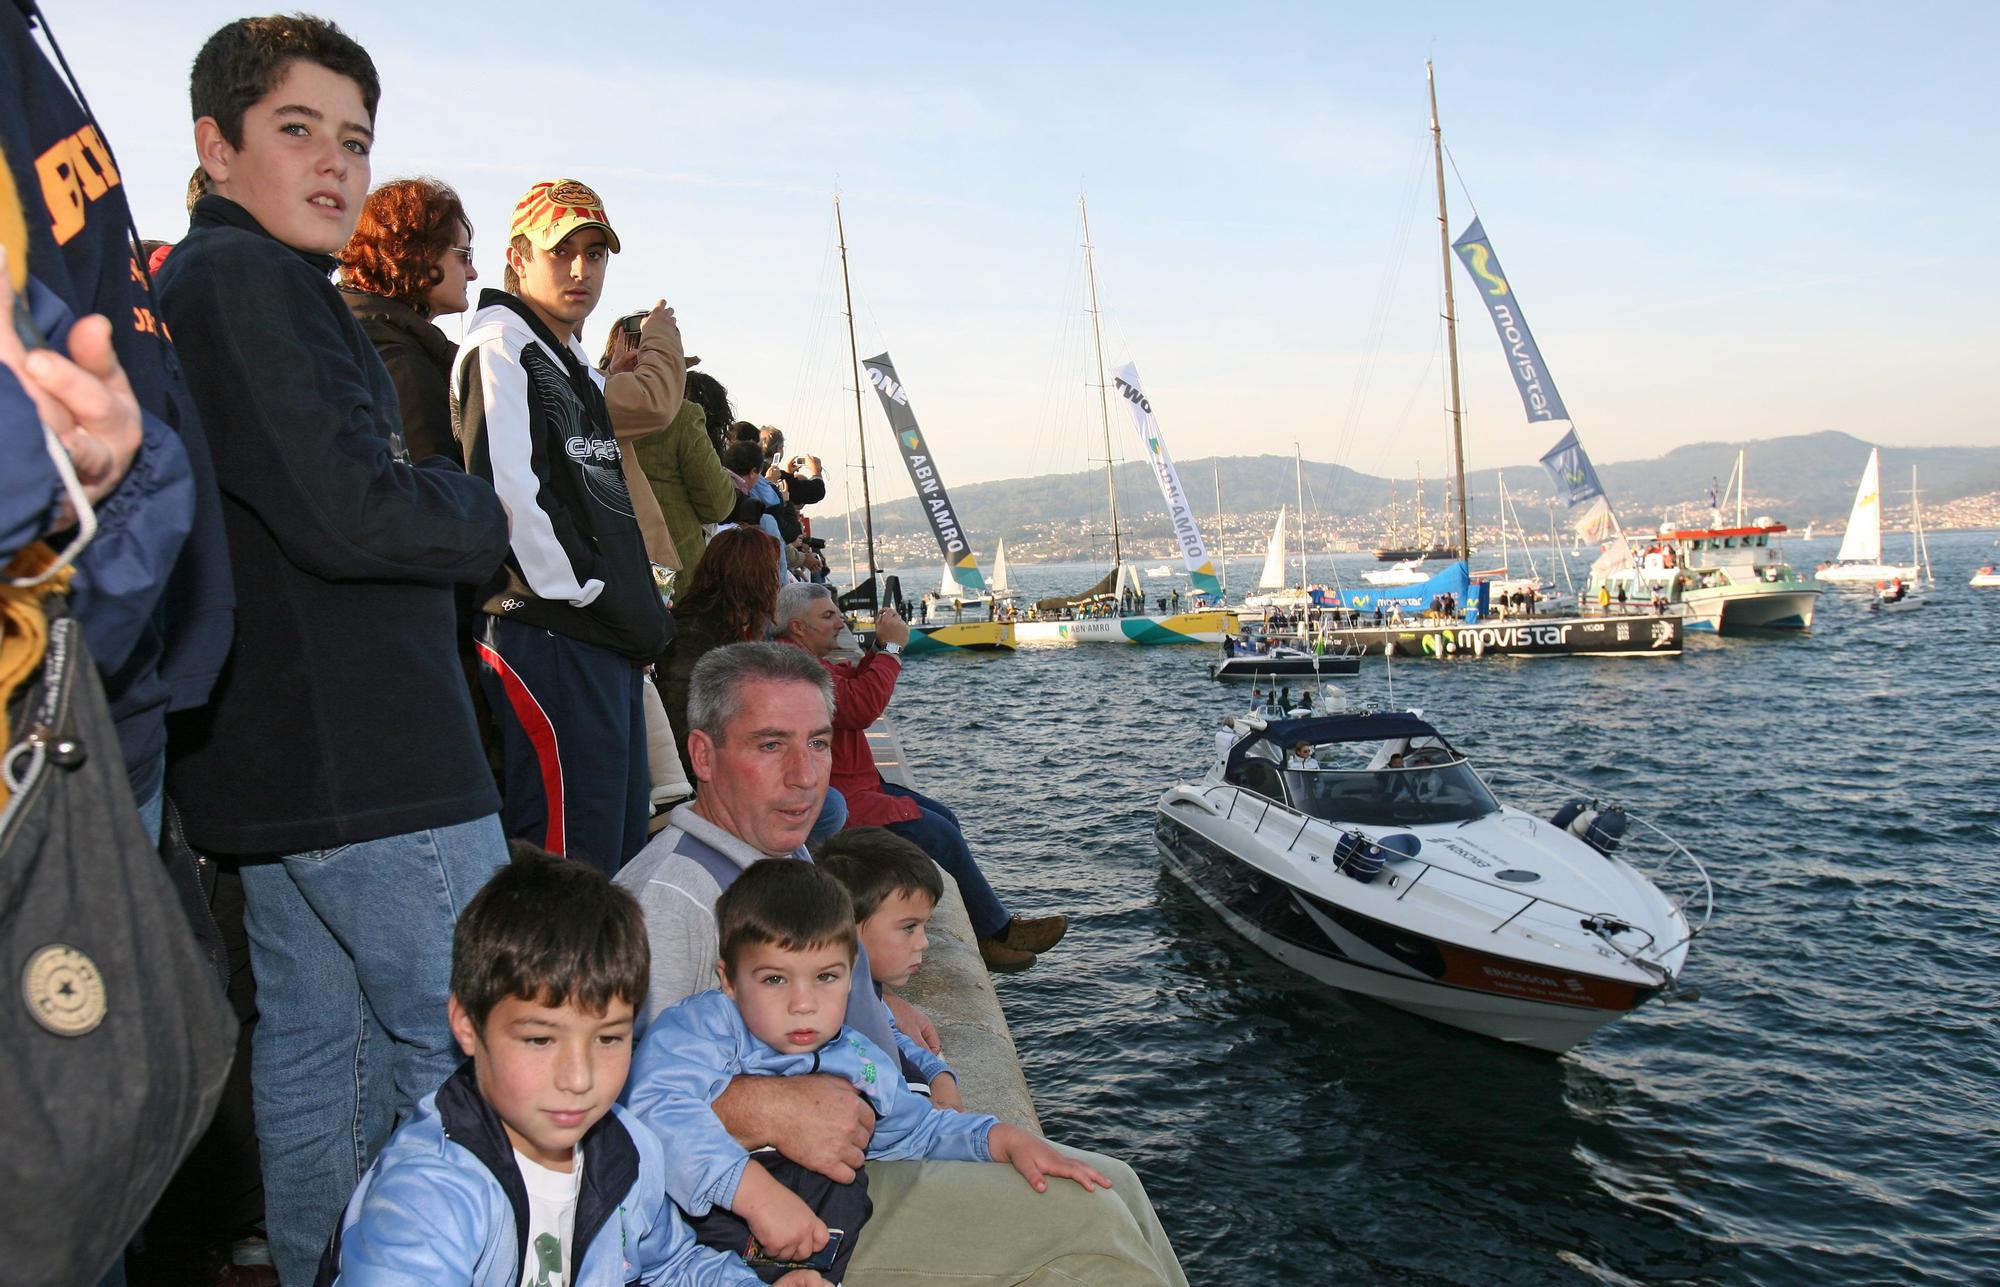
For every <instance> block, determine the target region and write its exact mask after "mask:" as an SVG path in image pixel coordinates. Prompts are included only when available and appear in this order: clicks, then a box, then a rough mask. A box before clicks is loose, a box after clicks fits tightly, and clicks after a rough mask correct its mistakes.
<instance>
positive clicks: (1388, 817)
mask: <svg viewBox="0 0 2000 1287" xmlns="http://www.w3.org/2000/svg"><path fill="white" fill-rule="evenodd" d="M1232 724H1233V726H1234V727H1233V729H1232V730H1230V731H1226V732H1223V733H1219V734H1217V746H1216V752H1217V753H1216V758H1215V761H1214V763H1213V764H1212V765H1211V766H1210V768H1209V770H1208V772H1207V773H1206V774H1204V775H1203V776H1202V777H1200V778H1199V779H1196V780H1194V781H1190V782H1183V783H1181V784H1179V785H1177V786H1174V787H1171V788H1169V789H1168V790H1167V791H1166V792H1165V793H1164V794H1163V795H1162V796H1161V797H1160V801H1159V805H1158V809H1157V812H1156V815H1155V822H1154V837H1155V839H1156V841H1157V842H1158V845H1159V849H1160V853H1161V855H1162V858H1163V859H1164V861H1165V863H1166V866H1167V869H1168V871H1169V872H1171V873H1172V874H1173V875H1174V876H1175V877H1177V878H1178V879H1180V880H1181V881H1183V882H1185V883H1186V884H1187V886H1188V887H1189V888H1190V889H1191V890H1193V892H1194V893H1195V894H1196V896H1198V897H1199V898H1200V899H1201V900H1202V901H1203V902H1204V903H1206V904H1207V905H1208V906H1209V907H1211V908H1213V909H1214V910H1215V912H1216V913H1217V914H1218V915H1219V916H1220V917H1221V918H1222V920H1223V921H1224V923H1225V924H1227V925H1228V926H1229V927H1230V928H1231V929H1233V930H1235V931H1236V932H1237V933H1239V934H1241V935H1243V936H1244V937H1245V938H1247V939H1249V940H1250V942H1251V943H1253V944H1255V945H1256V946H1257V947H1259V948H1261V949H1262V950H1263V951H1265V952H1268V953H1269V954H1270V955H1272V956H1274V957H1276V958H1277V959H1278V960H1280V961H1282V962H1283V963H1285V964H1286V965H1289V966H1291V967H1292V968H1293V969H1296V970H1299V971H1301V972H1303V973H1305V974H1307V975H1310V976H1311V977H1313V978H1315V979H1318V980H1320V981H1322V982H1325V983H1328V984H1331V985H1333V986H1335V987H1338V988H1344V989H1347V990H1348V991H1352V992H1358V993H1361V994H1363V995H1366V996H1370V997H1374V998H1376V999H1377V1000H1380V1001H1383V1002H1386V1003H1387V1004H1389V1005H1392V1006H1395V1007H1397V1008H1399V1009H1403V1010H1408V1011H1410V1012H1411V1013H1414V1014H1419V1015H1423V1016H1425V1017H1427V1018H1431V1019H1435V1020H1437V1021H1439V1022H1441V1023H1446V1024H1450V1025H1452V1026H1454V1027H1459V1028H1464V1029H1467V1030H1469V1031H1472V1032H1477V1033H1482V1034H1484V1035H1486V1036H1490V1037H1495V1038H1498V1039H1499V1040H1501V1041H1507V1042H1512V1043H1516V1044H1519V1045H1524V1046H1529V1047H1532V1048H1535V1049H1538V1050H1546V1051H1551V1052H1553V1053H1557V1054H1560V1053H1562V1052H1563V1051H1566V1050H1568V1049H1570V1048H1571V1047H1572V1046H1574V1045H1576V1044H1577V1043H1578V1042H1580V1041H1582V1040H1584V1039H1585V1038H1586V1037H1588V1036H1590V1035H1591V1033H1593V1032H1595V1031H1596V1030H1597V1029H1598V1028H1600V1027H1602V1026H1603V1025H1605V1024H1607V1023H1609V1022H1611V1021H1612V1020H1614V1019H1616V1018H1618V1017H1619V1016H1621V1015H1624V1014H1627V1013H1630V1012H1631V1011H1632V1010H1635V1009H1637V1008H1638V1007H1639V1006H1640V1005H1642V1004H1644V1003H1645V1002H1647V1001H1649V1000H1651V999H1653V998H1655V997H1658V996H1660V995H1662V994H1670V993H1674V992H1678V991H1681V989H1680V978H1681V973H1682V971H1683V969H1684V968H1685V966H1686V963H1687V956H1688V948H1689V945H1690V943H1691V942H1692V940H1693V939H1694V937H1695V935H1696V934H1698V933H1700V932H1701V930H1702V929H1703V928H1704V927H1705V925H1706V924H1707V921H1708V918H1709V914H1710V912H1711V910H1712V906H1713V893H1712V889H1711V886H1710V883H1709V879H1708V874H1707V872H1706V871H1705V870H1703V868H1702V866H1701V864H1700V862H1699V861H1697V860H1696V859H1695V858H1694V856H1693V855H1692V854H1690V853H1688V851H1687V850H1686V849H1685V848H1684V847H1682V846H1681V845H1680V844H1678V843H1677V842H1675V841H1673V840H1672V839H1671V838H1670V837H1668V836H1666V835H1665V833H1664V832H1660V831H1658V830H1657V829H1656V828H1652V827H1650V826H1647V825H1646V824H1643V823H1637V822H1636V820H1633V819H1630V818H1628V816H1627V815H1626V814H1625V813H1624V812H1623V811H1622V810H1620V809H1618V808H1617V807H1615V806H1603V807H1600V806H1598V805H1595V804H1592V803H1586V802H1585V801H1583V800H1571V801H1570V802H1569V803H1567V804H1564V805H1562V806H1561V807H1560V808H1558V809H1555V810H1554V811H1553V812H1552V813H1551V814H1550V815H1549V816H1538V815H1536V814H1533V813H1528V812H1525V811H1523V810H1521V809H1517V808H1513V807H1509V806H1505V805H1502V804H1500V803H1499V802H1498V801H1496V800H1495V799H1494V797H1493V795H1492V793H1491V792H1490V791H1489V790H1488V789H1487V786H1486V784H1485V782H1483V781H1482V780H1481V779H1480V777H1479V775H1478V774H1477V773H1475V772H1473V770H1472V767H1471V765H1470V764H1469V763H1468V762H1467V760H1466V758H1465V757H1464V756H1463V755H1462V754H1461V753H1460V752H1459V751H1458V750H1457V749H1455V748H1454V747H1452V746H1451V745H1450V744H1449V743H1448V742H1447V741H1445V739H1444V738H1443V737H1442V736H1440V735H1439V733H1438V732H1437V730H1436V729H1435V728H1433V727H1432V726H1431V725H1430V724H1429V723H1427V722H1426V721H1425V720H1423V719H1422V718H1421V716H1420V715H1419V714H1417V713H1415V712H1384V713H1368V712H1359V713H1356V712H1349V713H1342V714H1331V715H1321V716H1316V717H1311V718H1305V719H1286V720H1269V721H1266V720H1265V719H1264V718H1262V717H1260V716H1257V715H1250V716H1243V717H1238V718H1237V719H1235V720H1234V721H1232ZM1302 745H1309V746H1310V748H1311V755H1310V758H1309V759H1302V758H1301V757H1300V756H1299V755H1298V749H1299V748H1300V747H1301V746H1302ZM1558 789H1560V788H1559V787H1558ZM1635 859H1637V860H1639V861H1646V862H1648V863H1649V865H1650V864H1651V863H1652V862H1653V861H1654V860H1659V863H1660V867H1659V871H1658V875H1659V876H1660V877H1661V878H1665V877H1666V876H1668V875H1671V876H1673V877H1674V878H1675V879H1676V880H1677V881H1679V882H1681V883H1683V884H1684V886H1685V888H1684V889H1683V890H1681V892H1679V893H1678V894H1677V895H1674V896H1670V895H1669V894H1667V893H1665V892H1662V890H1661V889H1660V887H1659V886H1658V885H1656V884H1655V883H1654V880H1653V879H1652V878H1649V876H1648V875H1647V874H1644V873H1642V871H1641V870H1640V869H1639V867H1638V866H1637V865H1635V861H1634V860H1635Z"/></svg>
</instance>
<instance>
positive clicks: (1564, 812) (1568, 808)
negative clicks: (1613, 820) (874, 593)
mask: <svg viewBox="0 0 2000 1287" xmlns="http://www.w3.org/2000/svg"><path fill="white" fill-rule="evenodd" d="M1589 807H1590V805H1589V803H1588V802H1587V801H1583V800H1571V801H1570V802H1569V803H1568V804H1565V805H1564V806H1563V807H1562V808H1560V809H1557V810H1556V811H1555V813H1554V814H1553V815H1552V816H1551V817H1550V818H1549V821H1550V822H1552V823H1554V824H1555V825H1556V826H1558V827H1561V828H1562V829H1563V830H1565V831H1567V830H1569V824H1570V823H1572V822H1575V821H1576V819H1577V816H1578V815H1579V814H1581V813H1582V812H1583V811H1584V810H1585V809H1588V808H1589Z"/></svg>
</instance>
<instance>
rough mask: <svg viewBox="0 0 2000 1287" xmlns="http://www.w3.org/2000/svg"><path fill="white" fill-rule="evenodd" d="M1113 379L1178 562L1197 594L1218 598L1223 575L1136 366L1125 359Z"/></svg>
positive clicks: (1220, 596)
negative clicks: (1129, 416)
mask: <svg viewBox="0 0 2000 1287" xmlns="http://www.w3.org/2000/svg"><path fill="white" fill-rule="evenodd" d="M1112 378H1113V379H1114V380H1115V381H1116V382H1117V384H1118V392H1120V393H1122V394H1124V395H1125V405H1126V406H1128V407H1130V408H1131V409H1132V427H1133V428H1134V429H1136V430H1137V431H1138V433H1139V446H1140V448H1141V449H1142V450H1143V451H1144V452H1145V453H1146V463H1147V464H1149V465H1151V466H1152V467H1153V477H1154V478H1155V479H1156V480H1158V482H1159V484H1160V496H1161V498H1162V499H1164V500H1165V501H1166V503H1167V520H1168V521H1169V522H1170V523H1172V524H1173V529H1174V540H1175V541H1176V542H1177V543H1178V544H1179V545H1180V547H1181V561H1182V562H1184V563H1186V564H1187V571H1188V580H1189V581H1190V582H1191V583H1192V584H1193V587H1194V592H1195V593H1196V594H1202V595H1207V596H1208V597H1209V598H1211V599H1216V600H1220V599H1221V598H1222V578H1221V577H1219V576H1217V575H1216V572H1215V563H1214V561H1213V560H1212V559H1210V558H1209V557H1208V550H1207V549H1206V548H1205V547H1204V546H1203V545H1202V543H1201V529H1200V528H1199V527H1197V526H1196V525H1195V521H1194V513H1193V511H1191V510H1190V509H1188V502H1187V493H1186V492H1185V491H1183V490H1182V489H1181V476H1180V472H1179V471H1178V470H1176V469H1175V468H1174V458H1173V457H1172V456H1170V455H1168V454H1167V443H1166V440H1165V439H1164V438H1162V437H1161V436H1160V423H1159V421H1157V420H1155V419H1153V404H1152V403H1151V402H1148V401H1147V400H1146V391H1145V390H1144V389H1143V388H1141V387H1140V385H1139V368H1138V367H1137V366H1136V365H1135V364H1133V363H1131V362H1127V363H1126V364H1125V365H1124V366H1121V367H1119V368H1118V370H1117V372H1116V373H1115V374H1114V375H1113V377H1112Z"/></svg>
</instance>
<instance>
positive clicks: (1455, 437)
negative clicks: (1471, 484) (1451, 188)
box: [1424, 58, 1472, 559]
mask: <svg viewBox="0 0 2000 1287" xmlns="http://www.w3.org/2000/svg"><path fill="white" fill-rule="evenodd" d="M1424 80H1425V82H1426V83H1428V84H1429V86H1430V92H1431V155H1432V158H1433V160H1434V162H1435V164H1436V167H1437V189H1438V249H1439V251H1440V252H1441V253H1442V255H1443V257H1444V334H1445V347H1446V348H1447V349H1449V350H1450V351H1451V458H1452V463H1453V465H1454V466H1455V467H1456V469H1457V472H1458V489H1457V501H1458V557H1459V558H1462V559H1469V558H1471V557H1472V543H1471V541H1470V540H1468V539H1467V536H1466V522H1465V413H1464V404H1463V403H1462V402H1461V401H1460V400H1459V395H1458V311H1457V309H1456V308H1455V307H1454V306H1453V304H1452V298H1451V223H1450V221H1449V219H1448V218H1447V216H1446V214H1445V207H1444V131H1443V130H1442V129H1440V128H1439V127H1438V90H1437V74H1436V72H1435V71H1434V70H1433V69H1432V67H1431V62H1430V60H1429V59H1428V58H1426V59H1425V60H1424Z"/></svg>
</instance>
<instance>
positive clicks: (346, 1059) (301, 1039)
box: [242, 815, 507, 1287]
mask: <svg viewBox="0 0 2000 1287" xmlns="http://www.w3.org/2000/svg"><path fill="white" fill-rule="evenodd" d="M506 862H507V840H506V837H505V835H504V834H503V833H502V832H501V829H500V820H499V818H498V817H495V816H491V815H489V816H487V817H484V818H480V819H477V820H475V821H473V822H466V823H460V824H457V825H455V826H449V827H435V828H432V829H431V830H428V831H415V832H411V833H409V834H407V835H401V836H389V837H387V838H385V839H382V840H369V841H364V842H362V843H360V844H353V845H346V846H343V847H341V848H338V849H321V850H310V851H307V852H304V853H293V854H282V855H278V856H276V857H274V858H272V859H271V860H269V861H266V862H254V863H245V864H244V866H243V869H242V870H243V899H244V913H243V921H244V927H245V929H247V930H248V932H249V936H250V963H251V968H252V969H253V971H254V972H255V974H256V978H257V1007H258V1011H259V1015H260V1018H259V1020H258V1024H257V1032H256V1036H255V1038H254V1040H253V1044H252V1046H251V1058H250V1067H251V1076H252V1084H253V1087H254V1098H255V1104H256V1112H257V1139H258V1143H259V1145H260V1147H261V1150H262V1153H263V1159H264V1194H265V1198H264V1201H265V1223H266V1226H267V1230H268V1233H269V1236H270V1242H271V1259H272V1261H273V1263H275V1264H276V1266H277V1269H278V1276H279V1279H280V1280H281V1281H282V1282H283V1283H284V1284H285V1287H303V1284H308V1283H311V1282H312V1281H313V1277H314V1274H315V1272H316V1271H317V1268H318V1265H319V1255H320V1251H321V1249H322V1248H323V1247H324V1246H325V1245H326V1241H327V1238H328V1236H329V1235H331V1234H332V1233H333V1230H334V1226H335V1224H336V1223H337V1222H338V1221H339V1219H340V1213H341V1210H342V1209H343V1207H344V1206H345V1205H346V1203H347V1199H348V1195H349V1194H351V1193H352V1192H353V1191H354V1186H355V1184H356V1183H358V1182H359V1181H360V1179H361V1175H362V1172H363V1171H365V1170H366V1169H367V1168H368V1163H369V1161H370V1160H371V1159H373V1157H374V1156H375V1152H376V1150H377V1149H379V1148H381V1147H382V1144H383V1143H384V1141H386V1140H387V1139H388V1136H389V1132H390V1131H391V1130H393V1129H394V1127H395V1125H396V1121H397V1119H398V1118H399V1117H400V1116H403V1115H406V1114H407V1113H408V1112H409V1110H410V1108H411V1107H412V1106H413V1105H414V1104H415V1103H416V1101H417V1100H419V1099H421V1098H423V1097H424V1096H425V1095H428V1094H430V1093H431V1092H432V1091H434V1090H436V1089H437V1088H438V1086H439V1084H440V1083H442V1082H443V1081H444V1079H445V1078H446V1077H448V1076H449V1075H450V1074H451V1073H452V1071H453V1070H454V1069H455V1068H457V1067H458V1065H459V1063H460V1062H461V1061H462V1060H463V1058H464V1056H463V1055H461V1054H460V1053H459V1049H458V1046H457V1043H456V1042H454V1041H453V1040H452V1036H451V1030H450V1027H449V1025H448V1024H447V1022H446V1019H445V1001H446V999H447V997H448V996H449V993H450V986H451V934H452V927H453V925H454V924H455V923H456V922H457V920H458V914H459V912H460V911H462V910H463V909H464V907H465V905H466V903H467V902H469V901H470V900H471V898H472V896H473V895H474V894H475V893H477V892H479V888H480V886H482V885H484V884H485V883H486V881H487V878H488V877H490V876H491V875H492V874H493V873H494V872H495V871H497V870H498V869H499V868H501V867H502V866H505V865H506Z"/></svg>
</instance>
